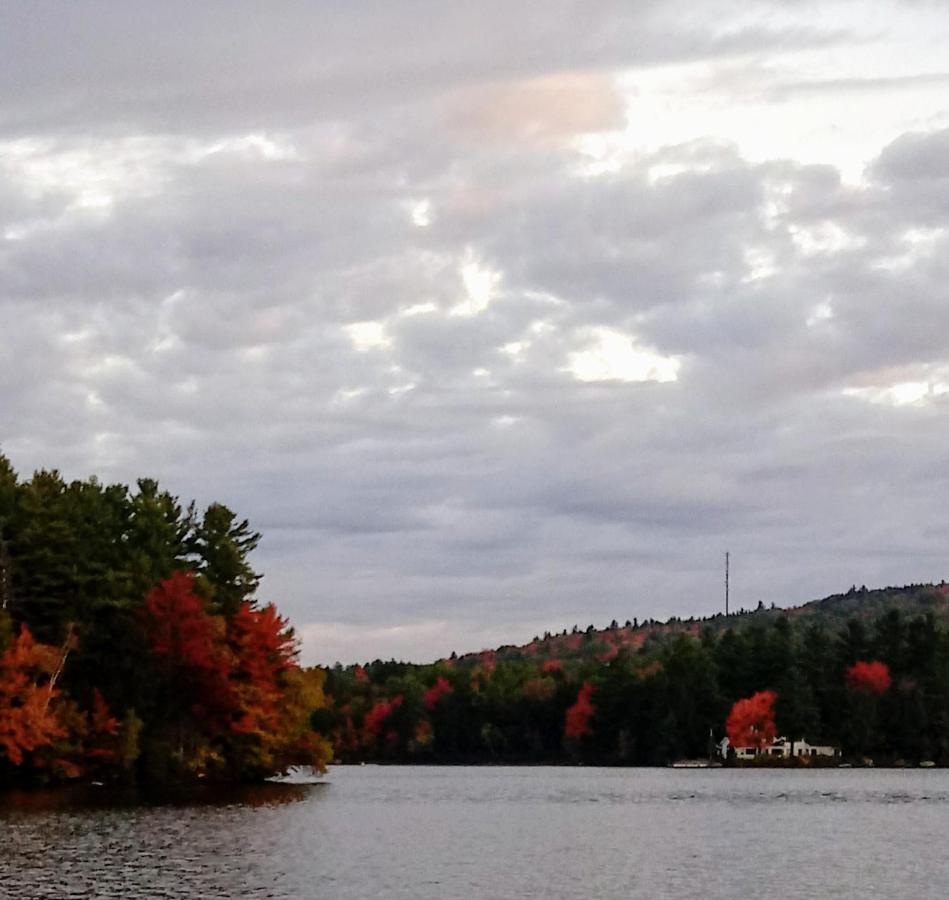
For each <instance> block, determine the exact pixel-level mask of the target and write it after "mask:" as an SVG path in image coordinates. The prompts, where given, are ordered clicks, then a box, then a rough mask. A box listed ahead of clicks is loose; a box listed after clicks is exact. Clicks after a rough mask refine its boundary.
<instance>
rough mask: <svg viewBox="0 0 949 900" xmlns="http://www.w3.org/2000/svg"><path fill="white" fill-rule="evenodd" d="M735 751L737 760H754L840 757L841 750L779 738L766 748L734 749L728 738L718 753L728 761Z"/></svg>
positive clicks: (719, 747) (719, 744) (721, 742)
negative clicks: (765, 757)
mask: <svg viewBox="0 0 949 900" xmlns="http://www.w3.org/2000/svg"><path fill="white" fill-rule="evenodd" d="M729 750H734V752H735V759H754V758H755V757H757V756H773V757H777V758H779V759H782V758H783V759H787V758H789V757H791V756H795V757H805V756H840V748H839V747H832V746H830V745H829V744H809V743H807V741H805V740H804V738H799V739H798V740H795V741H789V740H788V739H787V738H786V737H777V738H775V739H774V740H773V741H772V742H771V743H770V744H766V745H765V746H764V747H761V748H759V747H732V745H731V742H730V741H729V740H728V738H727V737H725V738H722V739H721V741H719V743H718V753H719V755H720V756H721V757H722V759H728V751H729Z"/></svg>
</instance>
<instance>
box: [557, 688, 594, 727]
mask: <svg viewBox="0 0 949 900" xmlns="http://www.w3.org/2000/svg"><path fill="white" fill-rule="evenodd" d="M593 691H594V688H593V685H592V684H590V682H589V681H584V682H583V687H581V688H580V691H579V692H578V693H577V702H576V703H574V704H573V706H571V707H570V708H569V709H568V710H567V717H566V720H565V722H564V728H563V735H564V737H566V738H577V739H579V738H582V737H585V736H586V735H589V734H593V729H592V728H591V727H590V719H591V718H593V713H594V712H595V710H594V708H593V703H592V702H591V700H592V699H593Z"/></svg>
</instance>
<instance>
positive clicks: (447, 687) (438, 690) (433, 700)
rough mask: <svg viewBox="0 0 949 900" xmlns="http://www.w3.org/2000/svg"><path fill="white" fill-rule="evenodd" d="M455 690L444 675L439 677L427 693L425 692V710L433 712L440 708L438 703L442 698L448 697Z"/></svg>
mask: <svg viewBox="0 0 949 900" xmlns="http://www.w3.org/2000/svg"><path fill="white" fill-rule="evenodd" d="M452 690H454V689H453V688H452V686H451V682H450V681H449V680H448V679H447V678H445V676H444V675H439V676H438V678H437V679H436V680H435V684H433V685H432V686H431V687H430V688H429V689H428V690H427V691H425V695H424V702H425V708H426V709H428V710H433V709H434V708H435V707H436V706H438V701H439V700H441V699H442V697H445V696H447V695H448V694H450V693H451V692H452Z"/></svg>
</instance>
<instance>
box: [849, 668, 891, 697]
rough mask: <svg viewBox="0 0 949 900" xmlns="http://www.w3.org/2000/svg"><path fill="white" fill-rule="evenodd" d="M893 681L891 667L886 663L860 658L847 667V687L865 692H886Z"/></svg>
mask: <svg viewBox="0 0 949 900" xmlns="http://www.w3.org/2000/svg"><path fill="white" fill-rule="evenodd" d="M891 682H892V678H891V677H890V668H889V666H887V664H886V663H882V662H879V661H873V662H865V661H863V660H860V661H859V662H855V663H854V664H853V665H852V666H851V667H850V668H849V669H847V687H849V688H850V689H851V690H853V691H858V692H860V693H863V694H877V695H879V694H885V693H886V692H887V691H888V690H889V688H890V684H891Z"/></svg>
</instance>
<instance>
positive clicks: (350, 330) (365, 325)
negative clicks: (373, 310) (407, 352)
mask: <svg viewBox="0 0 949 900" xmlns="http://www.w3.org/2000/svg"><path fill="white" fill-rule="evenodd" d="M343 330H344V331H345V332H346V334H347V335H349V339H350V340H351V341H352V342H353V346H354V347H355V348H356V349H357V350H359V351H361V352H364V351H366V350H373V349H375V348H377V347H388V346H390V345H391V344H392V339H391V338H390V337H389V336H388V335H387V334H386V327H385V324H384V323H383V322H352V323H351V324H349V325H346V326H344V329H343Z"/></svg>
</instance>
